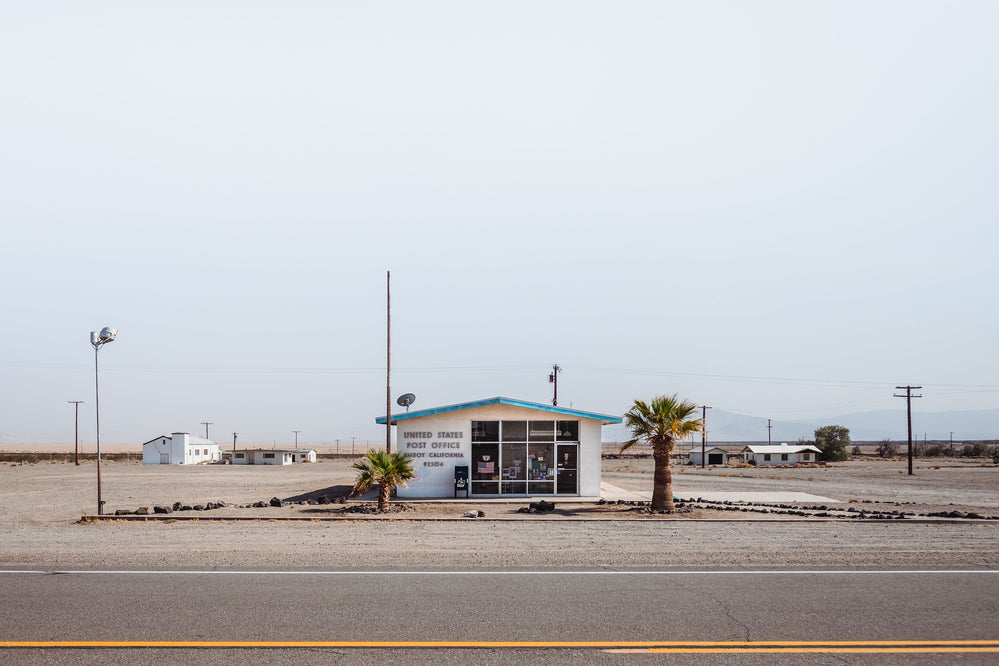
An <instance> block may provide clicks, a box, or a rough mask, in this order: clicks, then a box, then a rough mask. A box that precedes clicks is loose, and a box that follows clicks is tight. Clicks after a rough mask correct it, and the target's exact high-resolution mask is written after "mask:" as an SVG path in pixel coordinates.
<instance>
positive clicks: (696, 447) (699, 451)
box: [687, 444, 728, 455]
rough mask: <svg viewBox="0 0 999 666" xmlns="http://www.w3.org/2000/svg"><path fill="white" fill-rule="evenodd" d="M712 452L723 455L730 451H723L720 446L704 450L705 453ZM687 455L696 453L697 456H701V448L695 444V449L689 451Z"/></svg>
mask: <svg viewBox="0 0 999 666" xmlns="http://www.w3.org/2000/svg"><path fill="white" fill-rule="evenodd" d="M712 451H721V452H722V453H728V449H723V448H722V447H720V446H709V447H708V448H706V449H704V452H705V453H710V452H712ZM687 453H688V454H690V453H696V454H698V455H700V454H701V447H699V446H697V445H696V444H695V445H694V448H692V449H691V450H690V451H687Z"/></svg>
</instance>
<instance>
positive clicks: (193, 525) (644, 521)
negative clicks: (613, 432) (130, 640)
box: [0, 459, 999, 570]
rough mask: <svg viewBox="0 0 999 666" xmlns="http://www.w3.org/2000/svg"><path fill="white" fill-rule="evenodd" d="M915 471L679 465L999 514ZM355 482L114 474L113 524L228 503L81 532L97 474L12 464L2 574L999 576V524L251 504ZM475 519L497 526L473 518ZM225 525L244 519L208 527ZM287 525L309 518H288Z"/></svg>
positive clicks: (981, 472)
mask: <svg viewBox="0 0 999 666" xmlns="http://www.w3.org/2000/svg"><path fill="white" fill-rule="evenodd" d="M905 467H906V466H905V462H904V461H897V462H880V461H871V462H850V463H843V464H838V465H836V466H832V467H826V468H800V469H787V468H785V469H781V468H774V469H751V468H714V469H712V468H708V469H706V470H701V469H699V468H682V467H681V468H678V469H677V470H676V473H675V476H674V484H675V488H676V490H677V491H685V492H696V491H705V492H708V491H723V490H734V489H737V490H760V491H767V490H788V491H798V492H806V493H810V494H814V495H820V496H824V497H829V498H832V499H835V500H839V501H840V502H842V503H843V504H842V506H843V507H848V506H863V507H865V508H867V509H868V510H873V509H874V508H881V509H884V510H889V509H896V510H897V509H898V508H902V509H904V510H905V511H906V512H916V513H919V512H927V511H940V510H947V511H949V510H960V511H963V512H968V511H974V512H976V513H979V514H981V515H985V516H997V515H999V468H996V467H994V466H988V467H985V466H982V465H980V464H968V463H966V462H962V461H957V460H954V461H943V462H940V461H932V462H926V461H920V462H919V463H918V464H917V469H916V475H915V476H912V477H910V476H907V475H906V474H905ZM651 471H652V465H651V461H649V460H647V459H619V460H606V461H605V464H604V480H605V481H606V482H608V483H611V484H614V485H615V486H618V487H621V488H624V489H628V490H649V489H650V488H651V479H652V475H651ZM353 478H354V474H353V471H352V470H351V469H350V466H349V462H348V461H342V460H341V461H333V462H328V461H327V462H320V463H316V464H311V465H300V466H296V467H265V466H260V467H242V466H228V465H225V466H223V465H215V466H193V467H184V466H169V467H168V466H164V467H160V466H143V465H141V464H139V463H136V462H115V463H105V464H103V465H102V488H103V496H104V499H105V500H106V502H107V504H106V509H105V512H106V513H113V512H114V511H115V510H116V509H128V510H134V509H136V508H138V507H140V506H147V507H150V508H152V507H153V506H155V505H165V506H172V505H173V504H174V503H177V502H180V503H182V504H189V505H191V506H193V505H196V504H206V503H208V502H225V503H226V504H227V506H226V507H224V508H221V509H214V510H211V511H193V510H192V511H181V512H176V513H173V514H170V515H169V516H164V518H165V520H164V521H159V522H155V523H147V522H126V521H124V520H116V521H107V522H104V521H102V522H98V523H80V522H78V521H79V519H80V517H81V516H83V515H91V516H92V515H94V514H95V513H96V509H97V506H96V505H97V500H96V466H95V465H94V464H93V463H85V464H83V465H81V466H79V467H77V466H75V465H73V464H72V463H38V464H34V465H31V464H28V465H23V466H22V465H17V464H9V463H8V464H4V465H2V466H0V544H2V545H0V566H4V567H5V568H10V567H16V566H65V567H73V566H87V567H139V566H159V567H184V568H214V567H248V566H249V567H262V568H274V567H287V566H291V567H298V568H310V567H326V568H330V567H336V568H350V569H352V570H353V569H365V568H372V567H375V568H384V567H393V568H398V567H406V566H422V567H431V568H434V567H440V568H450V567H454V566H456V565H457V566H462V567H465V566H467V567H470V568H486V567H498V568H509V567H521V566H523V567H527V566H530V567H551V568H556V567H558V568H562V567H566V566H577V567H647V566H650V565H653V564H670V565H672V566H677V565H684V564H690V565H691V566H702V565H704V566H708V565H710V566H759V565H767V566H793V565H809V566H816V565H821V566H882V565H886V564H892V565H903V566H929V565H933V566H941V565H943V566H975V567H980V566H988V567H994V566H999V520H997V521H957V522H943V521H941V522H937V523H923V522H917V521H912V520H892V521H885V522H879V523H877V524H875V523H873V522H870V521H867V522H865V521H833V520H825V519H811V520H806V521H802V520H801V519H797V520H794V521H791V520H787V517H785V516H777V515H772V514H771V515H762V514H758V513H748V514H747V513H739V512H731V511H720V510H713V509H698V510H695V511H693V512H691V513H686V514H680V515H677V516H648V515H642V514H639V513H637V512H636V511H635V510H634V507H631V506H618V505H613V506H606V505H605V506H598V505H594V504H581V503H571V502H562V501H558V502H557V511H555V512H553V513H552V514H538V515H534V514H523V513H518V511H517V510H518V509H519V508H521V507H526V506H527V504H528V501H527V500H520V501H514V502H504V503H497V502H488V501H483V502H474V501H472V502H461V503H451V502H431V503H415V502H406V505H407V506H406V507H405V508H406V510H402V511H399V512H396V513H392V514H389V515H388V516H370V515H367V514H354V513H344V510H345V508H346V507H347V506H349V505H341V504H320V505H314V504H313V505H310V504H298V503H296V504H293V505H288V504H287V503H286V505H285V506H282V507H271V506H267V507H265V508H244V507H245V506H246V505H249V504H252V503H254V502H258V501H264V502H267V501H269V500H270V499H271V498H273V497H277V498H279V499H281V500H285V501H288V500H292V501H296V502H297V501H302V500H305V499H308V498H314V497H318V496H322V495H328V496H330V497H337V496H340V495H343V494H346V492H347V490H348V489H349V486H350V484H351V482H352V480H353ZM236 505H238V506H236ZM470 510H473V511H482V512H483V513H484V514H485V518H484V519H483V518H476V519H471V518H462V515H463V514H464V513H465V512H466V511H470ZM223 516H225V517H230V518H243V519H244V520H241V521H236V520H230V521H225V522H215V521H208V520H205V518H208V517H223ZM190 518H197V520H190ZM289 518H305V519H306V520H305V521H298V522H285V519H289ZM326 518H340V519H339V520H333V521H329V520H323V519H326ZM386 518H389V519H390V520H385V519H386ZM310 519H311V520H310ZM414 519H429V520H430V522H427V521H426V520H414Z"/></svg>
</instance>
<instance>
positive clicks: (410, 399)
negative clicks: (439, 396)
mask: <svg viewBox="0 0 999 666" xmlns="http://www.w3.org/2000/svg"><path fill="white" fill-rule="evenodd" d="M414 402H416V396H415V395H413V394H412V393H403V394H402V395H400V396H399V399H398V400H396V403H398V404H399V406H400V407H405V408H406V411H407V412H408V411H409V406H410V405H412V404H413V403H414Z"/></svg>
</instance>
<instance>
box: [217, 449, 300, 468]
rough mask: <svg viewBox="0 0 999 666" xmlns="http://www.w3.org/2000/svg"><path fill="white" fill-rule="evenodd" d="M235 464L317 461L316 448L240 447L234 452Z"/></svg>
mask: <svg viewBox="0 0 999 666" xmlns="http://www.w3.org/2000/svg"><path fill="white" fill-rule="evenodd" d="M231 460H232V464H233V465H294V464H296V463H303V462H316V451H315V449H239V450H237V451H233V452H232V457H231Z"/></svg>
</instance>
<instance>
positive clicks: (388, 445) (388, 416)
mask: <svg viewBox="0 0 999 666" xmlns="http://www.w3.org/2000/svg"><path fill="white" fill-rule="evenodd" d="M385 453H392V271H385Z"/></svg>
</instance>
